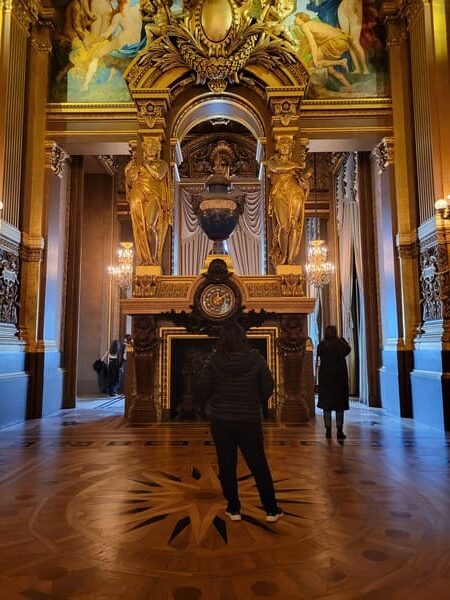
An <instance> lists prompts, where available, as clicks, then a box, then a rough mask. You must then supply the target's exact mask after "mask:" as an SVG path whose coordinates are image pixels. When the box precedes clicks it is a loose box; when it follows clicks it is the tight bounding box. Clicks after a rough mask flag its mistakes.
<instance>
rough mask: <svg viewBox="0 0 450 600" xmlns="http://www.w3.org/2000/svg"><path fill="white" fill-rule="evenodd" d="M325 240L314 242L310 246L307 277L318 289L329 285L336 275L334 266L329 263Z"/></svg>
mask: <svg viewBox="0 0 450 600" xmlns="http://www.w3.org/2000/svg"><path fill="white" fill-rule="evenodd" d="M324 244H325V242H324V240H312V241H311V242H309V245H308V263H307V265H306V277H307V279H308V282H309V283H310V284H311V285H314V286H315V287H317V288H320V287H322V286H323V285H328V284H329V283H330V281H331V277H332V275H333V273H334V265H333V264H332V263H330V262H328V261H327V257H328V250H327V247H326V246H324Z"/></svg>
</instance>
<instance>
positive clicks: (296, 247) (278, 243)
mask: <svg viewBox="0 0 450 600" xmlns="http://www.w3.org/2000/svg"><path fill="white" fill-rule="evenodd" d="M293 148H294V141H293V139H292V138H291V137H289V136H281V137H280V138H279V139H278V141H277V145H276V154H275V155H274V156H272V157H271V158H270V159H269V161H268V164H267V167H268V175H269V178H270V180H271V184H272V185H271V189H270V196H269V210H268V216H269V217H272V218H273V219H274V228H273V241H272V251H271V256H272V260H273V263H274V264H295V260H296V258H297V256H298V253H299V251H300V243H301V239H302V232H303V222H304V216H305V203H306V200H307V198H308V196H309V188H310V179H311V175H312V171H311V169H302V168H301V167H300V165H299V164H298V163H296V162H294V161H293V160H292V152H293Z"/></svg>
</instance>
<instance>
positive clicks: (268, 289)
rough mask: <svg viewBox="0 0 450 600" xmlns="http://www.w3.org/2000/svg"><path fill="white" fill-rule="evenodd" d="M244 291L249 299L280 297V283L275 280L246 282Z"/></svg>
mask: <svg viewBox="0 0 450 600" xmlns="http://www.w3.org/2000/svg"><path fill="white" fill-rule="evenodd" d="M245 289H246V292H247V295H248V297H249V298H273V297H275V298H276V297H279V296H281V283H280V280H279V279H278V278H277V279H276V280H275V281H264V280H263V279H261V280H260V281H255V282H248V283H247V282H246V283H245Z"/></svg>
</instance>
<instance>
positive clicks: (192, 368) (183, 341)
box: [170, 338, 267, 421]
mask: <svg viewBox="0 0 450 600" xmlns="http://www.w3.org/2000/svg"><path fill="white" fill-rule="evenodd" d="M215 342H216V340H215V338H175V339H172V340H171V344H172V347H171V372H170V375H171V386H170V419H171V420H172V421H202V420H204V419H205V415H204V414H203V409H202V407H201V406H200V404H199V403H198V402H197V399H196V398H195V396H194V385H195V381H196V380H197V379H198V377H199V375H200V372H201V370H202V367H203V363H204V362H205V360H206V358H207V357H208V355H209V354H210V353H211V352H212V350H213V348H214V344H215ZM249 343H250V345H251V346H252V348H256V349H257V350H259V352H261V354H262V355H263V356H264V358H265V359H266V360H267V340H266V339H265V338H249Z"/></svg>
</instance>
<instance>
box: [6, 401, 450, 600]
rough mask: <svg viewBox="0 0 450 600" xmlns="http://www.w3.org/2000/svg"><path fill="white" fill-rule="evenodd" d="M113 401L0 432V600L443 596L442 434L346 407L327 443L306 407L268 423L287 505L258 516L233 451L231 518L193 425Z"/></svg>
mask: <svg viewBox="0 0 450 600" xmlns="http://www.w3.org/2000/svg"><path fill="white" fill-rule="evenodd" d="M118 409H120V407H117V406H115V404H114V403H113V402H112V403H110V405H107V406H105V407H104V408H96V409H95V410H73V411H64V412H62V413H61V414H59V415H58V416H55V417H50V418H46V419H44V420H41V421H33V422H28V423H27V424H25V425H22V426H17V427H13V428H9V429H6V430H3V431H2V432H0V493H1V495H0V531H1V536H0V597H1V598H2V600H14V599H16V598H17V599H20V600H23V599H28V600H47V599H54V600H66V599H70V600H107V599H108V600H109V599H115V598H125V599H126V600H141V599H142V600H144V599H145V600H147V599H152V600H153V599H155V600H166V599H167V600H197V599H202V600H238V599H239V600H247V599H249V600H250V599H255V598H256V599H257V598H276V599H282V600H290V599H299V600H300V599H303V598H304V599H315V598H327V599H330V600H347V599H349V600H350V599H361V598H367V599H376V600H378V599H380V600H381V599H383V600H390V599H393V600H397V599H413V600H416V599H419V600H422V599H423V600H426V599H428V598H429V599H433V600H439V599H441V598H448V597H449V589H450V588H449V584H450V539H449V534H450V510H449V508H450V502H449V498H450V495H449V492H450V453H449V450H450V437H448V436H445V435H444V434H442V433H440V432H438V431H435V430H433V429H430V428H426V427H423V426H418V425H416V426H413V425H412V424H411V422H410V421H405V420H400V419H396V418H391V417H387V416H384V415H383V413H382V411H380V410H373V409H371V410H368V409H360V408H353V409H352V410H351V411H350V414H349V418H348V423H347V426H346V431H347V434H348V439H347V440H346V441H345V443H344V444H342V445H340V444H338V443H337V441H336V439H335V438H334V439H333V440H331V441H330V442H328V441H327V440H325V438H324V435H323V426H322V419H321V418H320V417H318V418H317V419H316V422H315V423H312V424H310V425H306V426H305V425H303V426H301V425H299V426H295V425H294V426H288V425H277V424H272V425H270V424H269V425H267V426H266V427H265V437H266V447H267V454H268V458H269V463H270V465H271V467H272V472H273V475H274V479H275V485H276V489H277V493H278V497H279V503H280V505H281V507H282V508H283V510H284V511H285V513H286V516H285V518H284V519H281V520H280V521H279V522H278V523H276V524H267V523H266V522H265V520H264V514H263V512H262V511H261V508H260V506H259V499H258V495H257V493H256V489H255V486H254V482H253V479H252V478H251V477H249V474H248V470H247V469H246V467H245V465H244V464H242V463H240V470H239V475H240V492H241V500H242V504H243V520H242V521H241V522H231V521H229V520H227V518H226V516H225V513H224V501H223V499H222V497H221V493H220V488H219V482H218V480H217V476H216V467H217V465H216V457H215V452H214V446H213V445H212V443H211V437H210V434H209V430H208V427H207V425H206V424H202V423H198V424H192V425H190V424H162V425H153V426H145V427H132V426H130V425H129V424H128V423H126V422H125V421H124V420H123V418H122V417H121V416H120V414H119V410H118ZM333 433H334V432H333Z"/></svg>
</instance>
